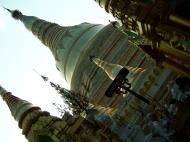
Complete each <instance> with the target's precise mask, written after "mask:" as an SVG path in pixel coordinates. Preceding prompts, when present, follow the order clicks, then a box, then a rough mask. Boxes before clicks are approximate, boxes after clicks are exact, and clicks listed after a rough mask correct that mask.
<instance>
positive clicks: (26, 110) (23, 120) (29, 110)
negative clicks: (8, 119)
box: [0, 86, 49, 134]
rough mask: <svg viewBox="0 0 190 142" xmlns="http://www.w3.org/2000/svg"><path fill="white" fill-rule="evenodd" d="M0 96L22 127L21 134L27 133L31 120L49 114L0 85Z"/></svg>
mask: <svg viewBox="0 0 190 142" xmlns="http://www.w3.org/2000/svg"><path fill="white" fill-rule="evenodd" d="M0 96H1V97H2V98H3V100H4V101H5V102H6V104H7V105H8V107H9V110H10V112H11V114H12V116H13V117H14V119H15V120H16V121H18V123H19V127H20V128H21V129H23V134H27V133H28V132H29V130H30V126H32V123H33V121H34V120H35V119H36V120H37V118H38V117H39V116H43V115H49V113H48V112H43V111H41V109H40V108H39V107H36V106H33V105H32V104H31V103H30V102H28V101H25V100H22V99H20V98H18V97H16V96H14V95H12V93H10V92H8V91H6V90H5V89H4V88H3V87H1V86H0ZM28 114H29V115H30V116H29V115H28ZM31 114H32V115H31Z"/></svg>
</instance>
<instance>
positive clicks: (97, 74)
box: [9, 10, 154, 105]
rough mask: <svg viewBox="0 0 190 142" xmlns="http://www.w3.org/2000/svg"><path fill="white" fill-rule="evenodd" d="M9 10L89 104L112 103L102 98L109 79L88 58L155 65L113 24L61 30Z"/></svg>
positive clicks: (143, 65)
mask: <svg viewBox="0 0 190 142" xmlns="http://www.w3.org/2000/svg"><path fill="white" fill-rule="evenodd" d="M9 11H10V12H11V14H12V16H13V17H14V18H15V19H18V20H20V21H21V22H23V23H24V25H25V27H26V28H27V29H28V30H29V31H31V32H32V33H33V34H34V35H35V36H37V37H38V38H39V40H41V41H42V43H44V44H45V45H46V46H48V48H49V49H50V50H51V52H52V53H53V55H54V57H55V60H56V66H57V69H58V70H59V71H60V72H61V73H62V75H63V76H64V78H65V79H66V81H67V82H68V84H69V85H70V86H71V90H72V91H74V92H77V93H79V94H83V95H86V96H88V97H89V99H90V101H91V102H92V103H98V104H103V105H106V104H111V102H112V100H110V99H106V98H104V99H102V97H103V96H104V92H105V91H106V89H107V87H108V86H109V84H110V83H111V80H110V79H109V78H107V76H106V75H105V74H104V73H103V72H102V71H101V70H99V69H98V68H97V67H96V66H94V65H93V63H91V62H90V60H89V56H91V55H94V56H96V57H98V58H101V59H104V60H106V61H109V62H112V63H116V64H120V65H122V66H131V67H145V66H147V67H150V68H152V66H148V65H150V64H154V63H153V62H152V61H151V60H149V58H147V57H146V55H145V54H144V52H143V51H142V50H141V49H139V48H137V47H136V45H134V44H133V43H132V42H130V41H129V40H128V36H127V35H125V34H123V33H122V32H121V31H119V30H118V29H117V28H115V27H114V26H113V25H112V24H109V25H107V26H104V25H99V24H90V23H82V24H80V25H76V26H69V27H62V26H59V25H58V24H55V23H50V22H46V21H44V20H41V19H39V18H37V17H33V16H26V15H24V14H22V13H21V12H19V11H18V10H16V11H11V10H9ZM126 53H127V54H126ZM102 100H104V101H105V102H102ZM107 101H109V102H110V103H108V102H107Z"/></svg>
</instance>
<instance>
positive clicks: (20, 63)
mask: <svg viewBox="0 0 190 142" xmlns="http://www.w3.org/2000/svg"><path fill="white" fill-rule="evenodd" d="M0 6H1V8H0V43H1V46H0V84H1V85H2V86H3V87H4V88H6V89H7V90H9V91H11V92H13V94H14V95H16V96H18V97H20V98H23V99H26V100H28V101H30V102H32V103H33V104H34V105H38V106H40V107H41V108H42V109H43V110H48V111H51V112H52V114H53V115H56V112H55V110H53V107H52V102H58V103H59V101H60V99H59V97H58V96H57V95H56V93H55V92H54V91H53V90H52V89H51V88H49V87H48V85H47V84H45V83H44V82H43V81H42V80H41V78H40V77H39V76H38V75H37V74H36V73H35V72H34V71H33V69H35V70H37V71H38V72H39V73H42V74H44V75H47V76H48V77H49V78H51V79H52V80H53V81H55V82H57V83H59V84H61V85H62V86H65V87H69V86H68V85H66V84H65V82H64V79H63V78H62V77H61V76H60V74H59V72H57V70H56V68H55V62H54V59H53V56H52V55H51V53H50V51H49V50H48V48H47V47H45V46H44V45H43V44H42V43H41V42H40V41H39V40H38V39H37V38H35V37H34V36H33V35H32V33H30V32H28V31H27V30H26V29H25V27H24V26H23V24H22V23H21V22H19V21H15V20H13V19H12V18H11V17H10V15H9V13H8V12H6V11H5V10H4V9H3V8H2V6H4V7H7V8H10V9H19V10H20V11H22V13H23V14H25V15H32V16H36V17H39V18H41V19H45V20H47V21H51V22H55V23H58V24H60V25H63V26H67V25H76V24H79V23H82V22H90V23H102V24H108V20H109V19H113V18H112V17H111V16H110V15H108V14H107V13H106V12H105V11H104V9H102V8H100V7H99V6H98V4H97V3H95V2H94V0H53V1H52V0H32V1H29V0H27V1H26V0H1V1H0ZM42 100H43V101H42ZM44 100H45V101H44ZM60 102H61V101H60ZM0 116H1V117H0V126H1V127H0V137H1V141H6V142H13V141H19V142H26V140H25V138H24V136H23V135H22V134H21V130H20V129H19V128H18V125H17V123H16V121H15V120H14V119H13V118H12V117H11V114H10V112H9V110H8V108H7V106H6V105H5V103H4V102H3V101H2V99H0Z"/></svg>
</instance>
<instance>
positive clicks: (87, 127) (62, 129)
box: [0, 86, 122, 142]
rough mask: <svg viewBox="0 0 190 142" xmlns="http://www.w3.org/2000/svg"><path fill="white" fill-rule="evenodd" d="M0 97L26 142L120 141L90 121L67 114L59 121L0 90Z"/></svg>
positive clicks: (0, 88) (96, 122) (92, 120)
mask: <svg viewBox="0 0 190 142" xmlns="http://www.w3.org/2000/svg"><path fill="white" fill-rule="evenodd" d="M0 96H1V97H2V98H3V100H4V101H5V102H6V104H7V105H8V107H9V110H10V111H11V114H12V116H13V117H14V118H15V120H16V121H18V125H19V128H21V129H22V133H23V135H25V137H26V139H27V140H28V141H29V142H71V141H73V142H75V141H85V142H92V141H100V142H103V141H106V140H109V139H115V140H116V141H118V142H119V141H122V140H121V139H120V138H119V137H118V136H117V135H116V134H114V133H113V134H112V135H111V136H110V133H108V132H106V131H104V130H103V128H104V126H106V124H104V123H101V124H102V126H103V127H100V126H99V125H98V121H96V120H94V119H85V118H83V117H80V116H79V117H73V116H71V115H70V114H69V113H65V114H64V115H63V117H62V118H61V119H60V118H58V117H55V116H51V115H50V114H49V113H48V112H46V111H42V110H41V109H40V108H39V107H36V106H33V105H32V104H31V103H30V102H27V101H25V100H22V99H20V98H18V97H16V96H14V95H12V94H11V93H10V92H7V91H6V90H5V89H4V88H2V87H1V86H0ZM96 112H98V111H96ZM93 117H95V116H94V114H93ZM108 135H109V136H108Z"/></svg>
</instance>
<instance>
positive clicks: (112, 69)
mask: <svg viewBox="0 0 190 142" xmlns="http://www.w3.org/2000/svg"><path fill="white" fill-rule="evenodd" d="M90 60H91V61H92V62H93V63H95V64H96V65H97V66H98V67H99V68H101V69H102V70H103V71H104V72H105V73H106V74H107V75H108V77H109V78H110V79H111V80H114V79H115V78H116V76H117V75H118V73H119V72H120V71H121V69H122V68H126V69H128V70H129V74H128V75H127V78H128V79H129V81H131V80H133V78H135V77H136V76H137V75H138V74H140V73H142V72H144V69H142V68H138V67H130V66H121V65H119V64H111V63H108V62H106V61H104V60H101V59H99V58H96V57H93V56H91V57H90Z"/></svg>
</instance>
